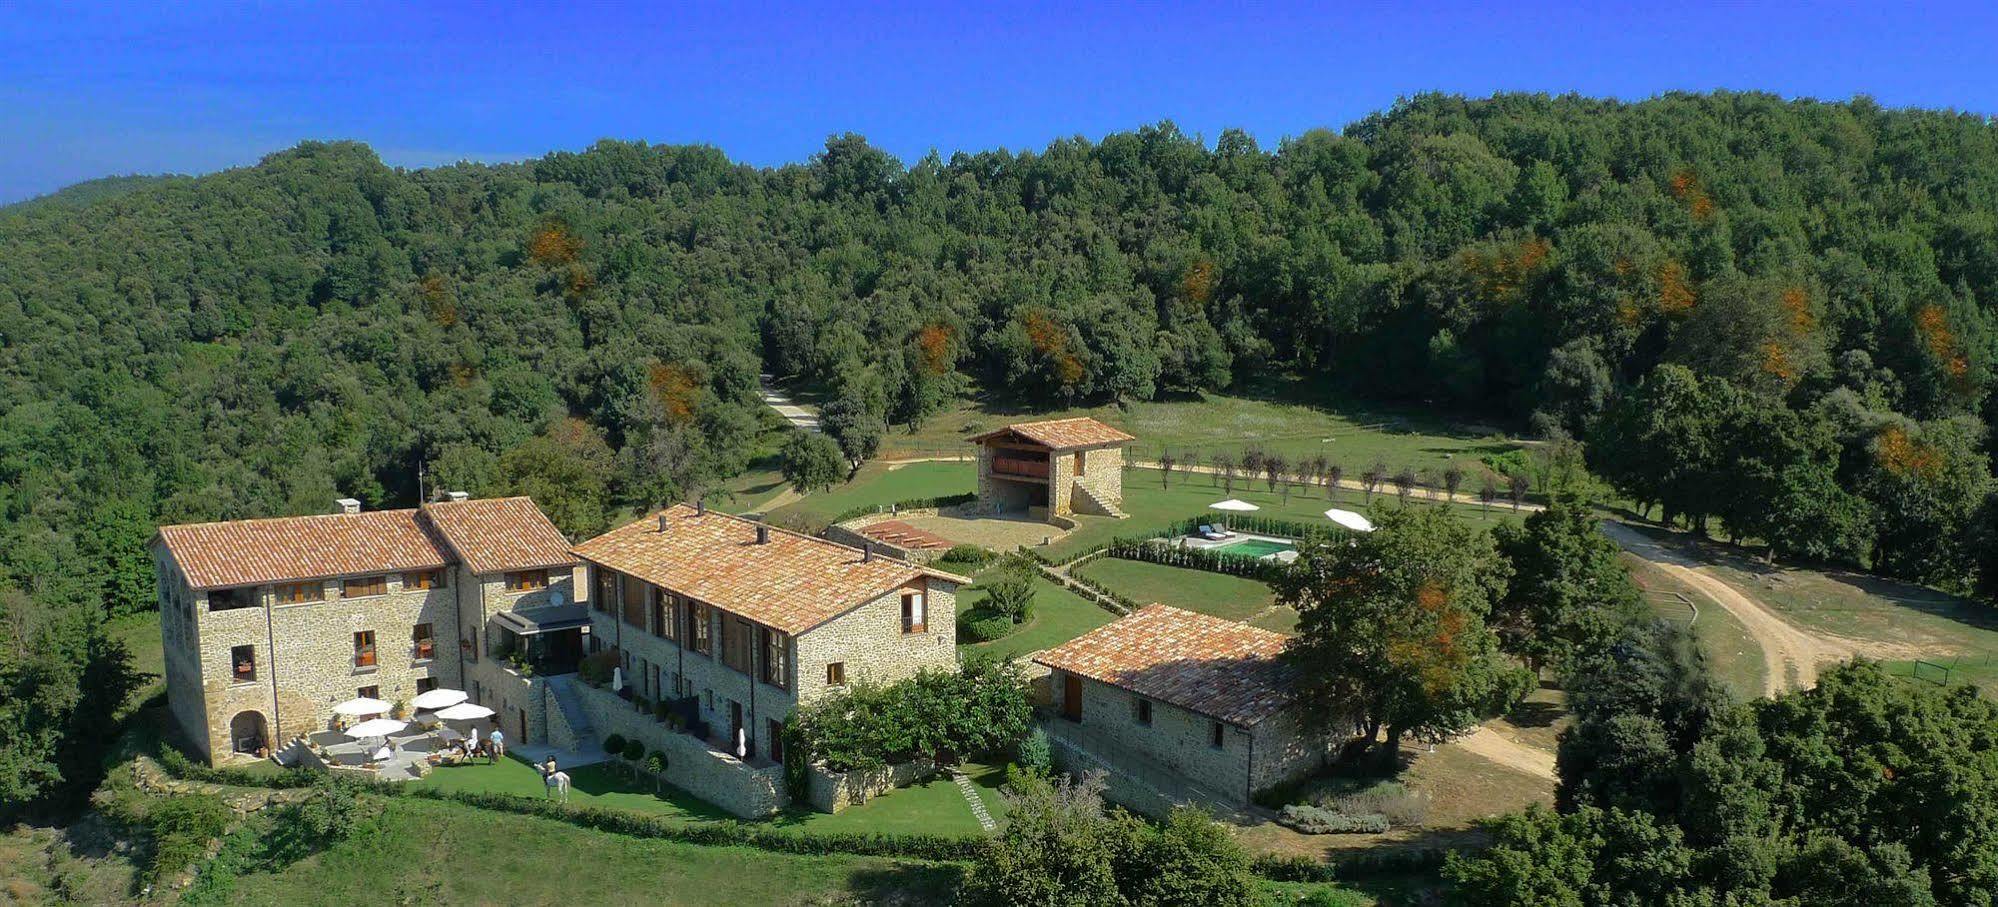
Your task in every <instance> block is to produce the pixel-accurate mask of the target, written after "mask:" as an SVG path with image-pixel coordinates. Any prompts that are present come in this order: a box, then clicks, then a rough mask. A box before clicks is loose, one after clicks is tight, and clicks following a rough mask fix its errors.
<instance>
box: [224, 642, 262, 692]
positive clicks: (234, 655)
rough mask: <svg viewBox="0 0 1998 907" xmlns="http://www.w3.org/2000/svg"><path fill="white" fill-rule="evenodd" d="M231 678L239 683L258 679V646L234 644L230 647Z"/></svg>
mask: <svg viewBox="0 0 1998 907" xmlns="http://www.w3.org/2000/svg"><path fill="white" fill-rule="evenodd" d="M229 679H231V680H234V681H235V682H237V683H249V682H250V681H253V680H256V679H257V647H256V646H233V647H231V648H230V649H229Z"/></svg>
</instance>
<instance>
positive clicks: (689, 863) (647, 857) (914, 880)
mask: <svg viewBox="0 0 1998 907" xmlns="http://www.w3.org/2000/svg"><path fill="white" fill-rule="evenodd" d="M383 805H384V809H385V812H384V813H383V815H382V819H381V821H380V824H379V826H378V828H376V829H373V830H371V831H369V832H368V833H365V834H360V835H356V836H354V837H352V838H349V839H348V840H346V841H344V842H342V843H340V844H338V845H336V846H334V847H332V848H331V849H329V850H327V851H325V852H324V853H321V854H318V855H316V856H312V857H309V858H307V859H305V860H301V861H299V862H297V863H294V864H292V865H290V866H287V867H285V868H283V869H281V870H278V871H277V872H271V873H254V874H251V875H246V876H243V877H241V878H239V879H237V880H236V883H235V885H234V886H233V888H232V890H230V891H229V892H228V894H229V897H228V900H229V902H231V903H239V904H336V903H347V904H416V903H423V904H577V903H597V904H637V903H647V904H687V905H700V907H707V905H713V904H818V903H828V902H832V903H846V902H849V901H857V902H869V903H873V902H883V901H886V902H894V903H916V904H933V903H947V902H948V901H949V900H950V897H951V892H952V891H953V890H954V889H955V888H956V886H957V884H958V882H959V879H960V873H961V872H962V870H961V869H960V868H959V867H956V866H953V865H949V864H937V863H923V862H917V861H913V860H897V859H884V858H875V857H851V856H840V855H829V856H811V857H806V856H793V855H790V854H778V853H771V852H768V851H762V850H754V849H751V848H746V847H701V846H695V845H690V844H680V843H675V842H671V841H660V840H646V839H639V838H629V837H624V836H622V835H616V834H609V833H605V832H599V831H591V830H587V829H582V828H577V827H575V826H572V825H569V824H567V823H563V822H557V821H553V820H548V819H538V818H532V817H528V816H518V815H512V814H508V813H499V812H492V811H487V810H480V809H476V808H473V807H468V806H463V805H459V804H455V803H435V802H426V801H417V800H389V801H384V804H383Z"/></svg>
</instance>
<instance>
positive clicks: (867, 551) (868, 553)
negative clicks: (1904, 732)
mask: <svg viewBox="0 0 1998 907" xmlns="http://www.w3.org/2000/svg"><path fill="white" fill-rule="evenodd" d="M872 560H874V546H873V545H867V544H863V545H861V546H860V562H861V563H863V564H865V563H868V562H870V561H872Z"/></svg>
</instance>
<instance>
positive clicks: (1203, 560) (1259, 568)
mask: <svg viewBox="0 0 1998 907" xmlns="http://www.w3.org/2000/svg"><path fill="white" fill-rule="evenodd" d="M1105 553H1106V554H1108V555H1109V556H1111V557H1121V558H1123V559H1125V560H1131V561H1144V562H1146V563H1151V564H1164V565H1165V566H1168V567H1185V568H1186V569H1188V570H1205V571H1207V572H1209V573H1225V574H1227V575H1229V576H1241V577H1247V578H1249V579H1256V580H1262V581H1263V582H1266V583H1273V582H1276V581H1277V580H1279V579H1282V578H1283V577H1284V576H1285V575H1287V574H1288V573H1290V571H1291V569H1292V568H1291V566H1290V565H1289V564H1282V563H1278V562H1276V561H1266V560H1263V559H1261V558H1255V557H1243V556H1242V555H1239V554H1224V553H1221V552H1218V551H1214V550H1212V549H1207V548H1181V547H1178V546H1176V545H1168V544H1165V543H1163V542H1160V541H1159V540H1158V539H1155V538H1142V539H1117V540H1116V541H1113V542H1111V543H1110V547H1109V549H1108V550H1107V551H1106V552H1105Z"/></svg>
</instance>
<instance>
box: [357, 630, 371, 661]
mask: <svg viewBox="0 0 1998 907" xmlns="http://www.w3.org/2000/svg"><path fill="white" fill-rule="evenodd" d="M374 666H375V631H373V630H362V631H361V632H359V633H356V634H354V667H357V668H372V667H374Z"/></svg>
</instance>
